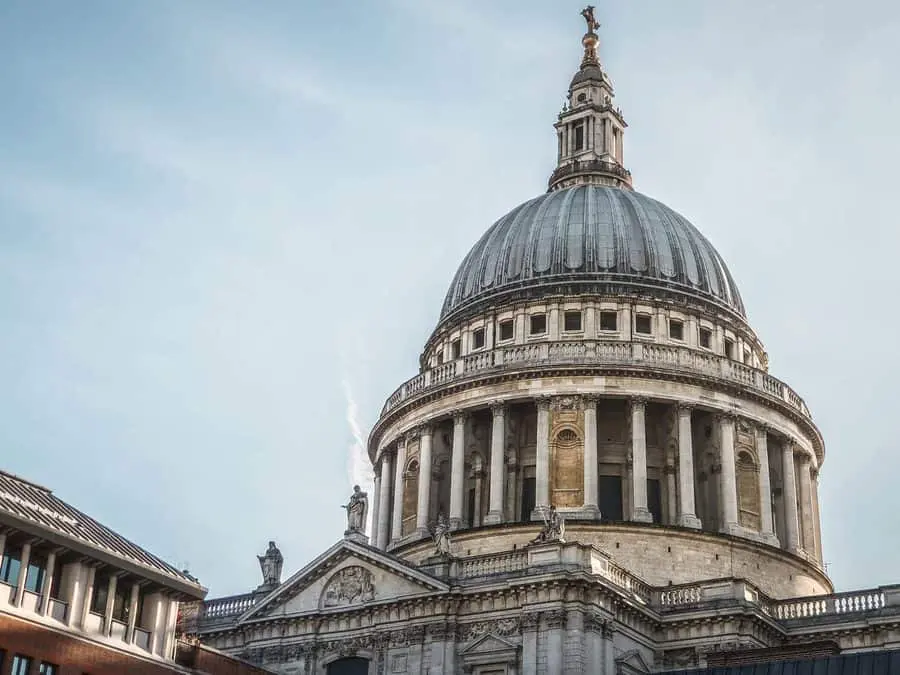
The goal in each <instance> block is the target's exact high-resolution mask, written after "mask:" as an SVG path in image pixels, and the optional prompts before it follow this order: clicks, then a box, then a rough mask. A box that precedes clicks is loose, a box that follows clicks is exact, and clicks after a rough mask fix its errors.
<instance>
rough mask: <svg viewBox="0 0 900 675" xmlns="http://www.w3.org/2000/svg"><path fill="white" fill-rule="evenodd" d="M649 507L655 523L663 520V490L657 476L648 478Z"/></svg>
mask: <svg viewBox="0 0 900 675" xmlns="http://www.w3.org/2000/svg"><path fill="white" fill-rule="evenodd" d="M647 509H648V510H649V511H650V515H652V516H653V522H654V523H661V522H662V490H661V489H660V485H659V481H658V480H657V479H656V478H648V479H647Z"/></svg>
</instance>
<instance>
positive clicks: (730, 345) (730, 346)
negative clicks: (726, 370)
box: [725, 338, 734, 359]
mask: <svg viewBox="0 0 900 675" xmlns="http://www.w3.org/2000/svg"><path fill="white" fill-rule="evenodd" d="M725 356H727V357H728V358H729V359H733V358H734V342H733V341H732V340H729V339H728V338H725Z"/></svg>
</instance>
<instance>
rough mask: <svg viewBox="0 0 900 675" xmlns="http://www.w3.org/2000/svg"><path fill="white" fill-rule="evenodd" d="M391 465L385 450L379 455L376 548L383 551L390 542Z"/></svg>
mask: <svg viewBox="0 0 900 675" xmlns="http://www.w3.org/2000/svg"><path fill="white" fill-rule="evenodd" d="M392 474H393V463H392V462H391V456H390V455H389V454H388V452H387V450H385V451H383V452H382V455H381V493H380V494H379V499H378V503H379V506H378V548H380V549H382V550H384V549H386V548H387V545H388V542H389V541H390V526H391V482H392V481H393V478H394V476H393V475H392Z"/></svg>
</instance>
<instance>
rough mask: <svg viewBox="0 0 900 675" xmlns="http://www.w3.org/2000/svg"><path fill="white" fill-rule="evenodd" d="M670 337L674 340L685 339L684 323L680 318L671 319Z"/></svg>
mask: <svg viewBox="0 0 900 675" xmlns="http://www.w3.org/2000/svg"><path fill="white" fill-rule="evenodd" d="M669 337H670V338H671V339H672V340H684V323H683V322H682V321H679V320H678V319H669Z"/></svg>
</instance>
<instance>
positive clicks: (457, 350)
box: [450, 340, 462, 359]
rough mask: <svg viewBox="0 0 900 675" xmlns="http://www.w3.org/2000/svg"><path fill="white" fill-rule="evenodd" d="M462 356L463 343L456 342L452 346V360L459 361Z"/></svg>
mask: <svg viewBox="0 0 900 675" xmlns="http://www.w3.org/2000/svg"><path fill="white" fill-rule="evenodd" d="M460 354H462V341H461V340H454V341H453V342H452V343H451V344H450V358H451V359H458V358H459V355H460Z"/></svg>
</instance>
